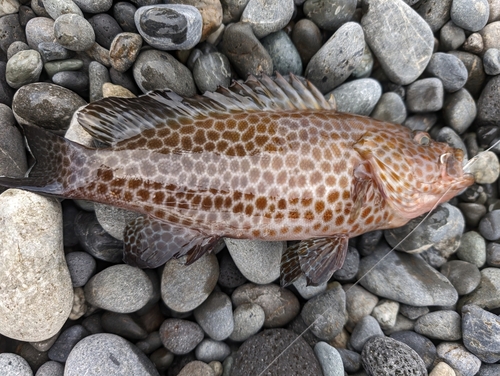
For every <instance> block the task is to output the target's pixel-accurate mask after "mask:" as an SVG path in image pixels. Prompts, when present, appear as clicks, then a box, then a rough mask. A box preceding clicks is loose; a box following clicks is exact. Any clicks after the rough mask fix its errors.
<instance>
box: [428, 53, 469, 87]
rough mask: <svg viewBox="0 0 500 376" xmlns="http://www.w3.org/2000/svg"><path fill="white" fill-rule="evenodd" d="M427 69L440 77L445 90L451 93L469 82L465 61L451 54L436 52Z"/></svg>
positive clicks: (432, 74)
mask: <svg viewBox="0 0 500 376" xmlns="http://www.w3.org/2000/svg"><path fill="white" fill-rule="evenodd" d="M426 70H427V73H429V74H430V75H431V76H434V77H437V78H439V79H440V80H441V82H442V83H443V88H444V90H446V91H447V92H450V93H453V92H455V91H457V90H459V89H461V88H462V87H463V86H464V85H465V83H466V82H467V77H468V73H467V69H466V68H465V65H464V63H462V61H461V60H460V59H459V58H457V57H456V56H453V55H450V54H446V53H443V52H436V53H435V54H433V55H432V57H431V60H430V61H429V65H427V68H426Z"/></svg>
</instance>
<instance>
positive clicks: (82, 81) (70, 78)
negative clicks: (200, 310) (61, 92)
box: [52, 71, 89, 95]
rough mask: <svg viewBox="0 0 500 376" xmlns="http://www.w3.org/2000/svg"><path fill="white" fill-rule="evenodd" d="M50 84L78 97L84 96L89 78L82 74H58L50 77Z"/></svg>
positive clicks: (69, 72)
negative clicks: (77, 94) (63, 88)
mask: <svg viewBox="0 0 500 376" xmlns="http://www.w3.org/2000/svg"><path fill="white" fill-rule="evenodd" d="M52 82H53V83H55V84H56V85H59V86H62V87H65V88H66V89H70V90H72V91H74V92H76V93H79V94H80V95H85V94H86V93H87V92H88V89H89V76H88V74H87V73H84V72H71V71H68V72H58V73H56V74H54V75H53V76H52Z"/></svg>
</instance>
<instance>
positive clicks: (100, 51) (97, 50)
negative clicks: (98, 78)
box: [85, 42, 111, 68]
mask: <svg viewBox="0 0 500 376" xmlns="http://www.w3.org/2000/svg"><path fill="white" fill-rule="evenodd" d="M85 54H86V55H87V56H88V57H90V59H92V60H95V61H96V62H98V63H100V64H102V65H104V66H105V67H108V68H109V67H111V63H110V61H109V50H107V49H106V48H104V47H103V46H101V45H100V44H99V43H97V42H95V43H94V44H93V45H92V47H90V48H89V49H88V50H86V51H85Z"/></svg>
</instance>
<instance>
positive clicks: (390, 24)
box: [361, 0, 434, 85]
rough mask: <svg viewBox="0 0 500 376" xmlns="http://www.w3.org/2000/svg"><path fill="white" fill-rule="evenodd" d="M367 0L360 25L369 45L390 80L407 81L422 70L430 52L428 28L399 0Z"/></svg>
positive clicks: (404, 82)
mask: <svg viewBox="0 0 500 376" xmlns="http://www.w3.org/2000/svg"><path fill="white" fill-rule="evenodd" d="M367 4H368V12H367V13H366V14H364V15H363V18H362V19H361V26H362V27H363V31H364V32H365V37H366V42H367V43H368V46H369V47H370V49H371V50H372V52H373V54H374V55H375V56H376V57H377V60H378V61H379V62H380V65H381V66H382V69H383V70H384V73H385V74H386V75H387V77H388V78H389V79H390V80H391V81H392V82H394V83H397V84H400V85H408V84H409V83H411V82H413V81H415V80H416V79H417V78H418V77H419V76H420V75H421V74H422V72H423V71H424V69H425V67H426V66H427V64H428V62H429V60H430V58H431V56H432V52H433V49H434V35H433V33H432V30H431V28H430V27H429V25H428V24H427V22H425V21H424V19H422V18H421V17H420V15H419V14H418V13H416V12H415V11H414V10H413V9H411V8H410V7H409V6H408V5H406V4H405V3H403V2H402V1H398V2H395V1H385V0H369V1H367ZM394 20H398V22H397V23H395V22H394ZM401 46H405V48H403V49H402V48H401Z"/></svg>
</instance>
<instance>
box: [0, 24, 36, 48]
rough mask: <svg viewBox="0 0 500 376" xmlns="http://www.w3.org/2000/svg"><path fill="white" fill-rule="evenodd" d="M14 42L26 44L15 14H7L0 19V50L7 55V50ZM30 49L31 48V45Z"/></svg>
mask: <svg viewBox="0 0 500 376" xmlns="http://www.w3.org/2000/svg"><path fill="white" fill-rule="evenodd" d="M15 41H21V42H26V37H25V35H24V32H23V28H22V27H21V24H20V23H19V18H18V16H17V14H7V15H4V16H2V17H0V50H1V51H2V52H4V53H7V49H8V48H9V46H10V45H11V44H12V43H13V42H15ZM30 47H31V48H33V46H31V45H30Z"/></svg>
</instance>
